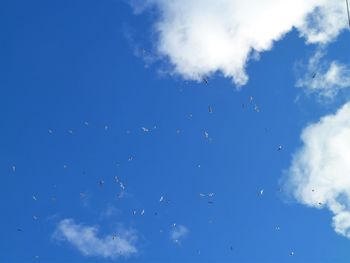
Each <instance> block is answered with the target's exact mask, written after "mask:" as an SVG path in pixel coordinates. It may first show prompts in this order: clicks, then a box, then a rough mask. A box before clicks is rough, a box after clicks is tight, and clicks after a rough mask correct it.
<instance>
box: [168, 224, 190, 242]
mask: <svg viewBox="0 0 350 263" xmlns="http://www.w3.org/2000/svg"><path fill="white" fill-rule="evenodd" d="M188 232H189V231H188V229H187V227H185V226H183V225H178V226H175V227H174V228H173V229H172V231H171V232H170V239H171V240H172V241H173V242H175V243H180V241H181V239H183V238H185V237H186V236H187V235H188Z"/></svg>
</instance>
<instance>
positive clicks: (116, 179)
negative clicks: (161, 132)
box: [11, 78, 294, 257]
mask: <svg viewBox="0 0 350 263" xmlns="http://www.w3.org/2000/svg"><path fill="white" fill-rule="evenodd" d="M203 83H204V84H206V85H208V84H209V81H208V79H206V78H203ZM249 105H253V109H254V111H255V112H257V113H259V112H260V109H259V106H258V105H257V104H256V103H254V98H253V96H250V97H249V99H248V103H244V104H242V108H243V109H244V108H246V107H248V106H249ZM213 112H214V109H213V107H212V106H211V105H209V106H208V113H209V114H212V113H213ZM189 117H190V118H191V117H192V114H189ZM84 125H85V126H89V122H88V121H84ZM156 128H157V127H156V126H154V127H153V129H156ZM104 130H105V131H107V130H108V125H105V126H104ZM141 131H142V132H144V133H149V132H151V131H152V129H151V128H147V127H141ZM67 132H68V133H69V134H73V133H74V132H73V130H71V129H69V130H67ZM126 132H127V133H128V134H129V133H130V131H129V130H127V131H126ZM48 133H49V134H50V135H52V134H54V131H53V130H52V129H48ZM176 133H180V130H179V129H178V130H176ZM203 136H204V138H205V139H206V140H209V141H210V142H211V138H210V136H209V133H208V132H207V131H204V132H203ZM276 150H277V151H282V150H283V146H282V145H278V146H277V149H276ZM133 158H134V157H133V156H132V155H131V156H129V157H128V161H132V160H133ZM198 167H200V165H198ZM63 168H64V169H67V168H68V166H67V165H66V164H64V165H63ZM11 169H12V171H13V172H16V166H15V165H12V167H11ZM114 182H115V183H116V184H117V185H118V186H119V188H120V192H119V194H118V198H122V197H123V196H124V193H125V191H126V185H125V183H124V182H123V181H122V180H121V179H120V178H119V177H118V176H115V177H114ZM98 185H99V187H104V185H105V181H104V180H99V182H98ZM79 195H80V198H81V199H85V198H86V194H85V193H84V192H80V193H79ZM258 195H259V196H263V195H264V189H261V190H259V191H258ZM198 196H199V198H203V199H206V200H207V203H208V204H210V205H211V204H214V201H213V198H214V196H215V193H214V192H209V193H203V192H201V193H199V194H198ZM32 199H33V201H38V198H37V196H36V195H33V196H32ZM52 201H55V197H52ZM159 203H169V200H167V198H166V197H165V196H163V195H162V196H160V198H159ZM131 213H132V215H133V216H136V215H140V216H144V215H145V213H146V210H145V209H144V208H143V209H140V210H132V212H131ZM155 214H157V213H155ZM32 217H33V220H38V216H37V215H33V216H32ZM171 226H172V227H176V223H173V224H172V225H171ZM275 230H276V231H279V230H280V227H279V226H276V227H275ZM17 231H19V232H23V229H22V228H18V229H17ZM112 237H113V239H115V238H116V235H112ZM175 243H176V241H175ZM230 250H233V247H232V246H230ZM198 253H199V254H200V252H198ZM289 255H290V256H294V251H291V252H290V253H289ZM36 257H37V256H36Z"/></svg>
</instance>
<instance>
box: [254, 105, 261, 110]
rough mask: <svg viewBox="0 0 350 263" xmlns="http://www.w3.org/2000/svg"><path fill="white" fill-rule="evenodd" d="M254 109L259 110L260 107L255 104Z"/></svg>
mask: <svg viewBox="0 0 350 263" xmlns="http://www.w3.org/2000/svg"><path fill="white" fill-rule="evenodd" d="M254 110H255V112H260V108H259V106H258V105H257V104H255V106H254Z"/></svg>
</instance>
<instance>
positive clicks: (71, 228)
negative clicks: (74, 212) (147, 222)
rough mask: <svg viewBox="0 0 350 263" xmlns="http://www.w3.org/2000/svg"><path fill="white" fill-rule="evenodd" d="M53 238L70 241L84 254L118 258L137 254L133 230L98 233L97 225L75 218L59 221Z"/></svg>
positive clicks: (135, 237)
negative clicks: (84, 223) (112, 233)
mask: <svg viewBox="0 0 350 263" xmlns="http://www.w3.org/2000/svg"><path fill="white" fill-rule="evenodd" d="M53 238H54V239H56V240H59V241H65V242H68V243H70V244H71V245H72V246H74V247H75V248H76V249H78V250H79V251H80V252H81V253H82V254H83V255H84V256H97V257H102V258H111V259H116V258H118V257H129V256H131V255H135V254H136V253H137V252H138V250H137V248H136V246H135V242H136V240H137V236H136V234H135V233H134V231H132V230H123V231H119V232H118V233H117V234H116V235H106V236H104V237H100V236H99V235H98V227H97V226H87V225H83V224H78V223H75V222H74V220H73V219H64V220H62V221H60V222H59V224H58V226H57V229H56V231H55V233H54V235H53Z"/></svg>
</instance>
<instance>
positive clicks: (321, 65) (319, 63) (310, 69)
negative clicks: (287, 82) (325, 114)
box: [296, 49, 350, 99]
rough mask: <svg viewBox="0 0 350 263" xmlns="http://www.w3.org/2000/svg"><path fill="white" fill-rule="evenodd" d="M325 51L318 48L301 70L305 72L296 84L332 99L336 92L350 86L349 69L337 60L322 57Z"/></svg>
mask: <svg viewBox="0 0 350 263" xmlns="http://www.w3.org/2000/svg"><path fill="white" fill-rule="evenodd" d="M325 55H326V52H325V50H324V49H318V50H317V51H316V52H315V54H314V55H313V56H312V57H311V58H310V59H309V61H308V64H307V66H306V67H302V70H303V71H305V72H306V73H305V74H304V76H302V77H301V78H300V79H298V80H297V83H296V86H297V87H301V88H304V89H305V90H306V91H307V92H310V93H316V94H318V95H320V96H321V97H322V98H326V99H327V98H328V99H332V98H334V97H335V96H336V95H337V94H338V92H339V91H340V90H342V89H345V88H350V69H349V68H348V67H347V66H346V65H344V64H342V63H340V62H338V61H335V60H334V61H327V60H326V59H324V56H325Z"/></svg>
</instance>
